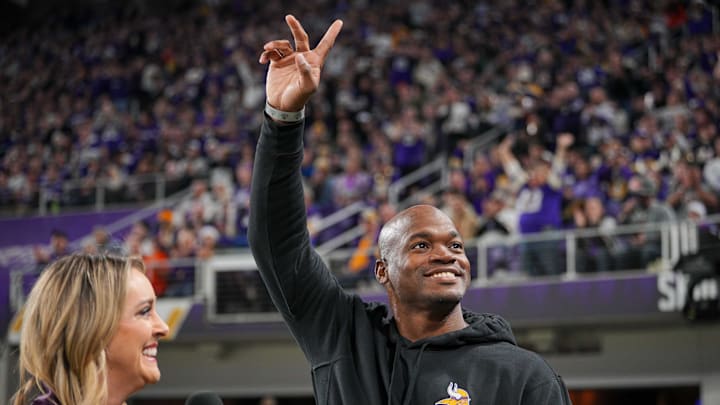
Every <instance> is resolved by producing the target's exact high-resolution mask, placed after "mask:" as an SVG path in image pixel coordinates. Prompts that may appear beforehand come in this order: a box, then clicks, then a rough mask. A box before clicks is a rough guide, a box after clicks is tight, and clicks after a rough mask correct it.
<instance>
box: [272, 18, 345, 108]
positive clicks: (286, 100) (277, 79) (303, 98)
mask: <svg viewBox="0 0 720 405" xmlns="http://www.w3.org/2000/svg"><path fill="white" fill-rule="evenodd" d="M285 21H286V22H287V25H288V26H289V27H290V31H291V32H292V35H293V39H294V41H295V49H293V47H292V45H291V44H290V41H288V40H285V39H281V40H274V41H270V42H268V43H266V44H265V46H263V53H262V54H261V55H260V63H262V64H266V63H268V62H269V63H270V67H269V69H268V73H267V79H266V80H267V81H266V84H265V92H266V97H267V101H268V103H269V104H270V105H271V106H272V107H274V108H277V109H278V110H282V111H300V110H302V108H303V107H304V106H305V103H306V102H307V100H308V99H309V98H310V96H311V95H312V94H313V93H314V92H315V91H316V90H317V88H318V85H319V83H320V72H321V71H322V67H323V64H324V63H325V58H326V57H327V55H328V52H330V49H331V48H332V46H333V45H334V44H335V38H337V36H338V34H339V33H340V30H341V29H342V24H343V23H342V21H341V20H335V21H334V22H333V23H332V25H330V28H328V30H327V32H325V35H324V36H323V37H322V39H321V40H320V42H319V43H318V45H317V46H316V47H315V49H312V50H311V49H310V43H309V39H308V34H307V33H306V32H305V30H304V29H303V27H302V25H300V21H298V20H297V19H296V18H295V17H294V16H292V15H287V16H285Z"/></svg>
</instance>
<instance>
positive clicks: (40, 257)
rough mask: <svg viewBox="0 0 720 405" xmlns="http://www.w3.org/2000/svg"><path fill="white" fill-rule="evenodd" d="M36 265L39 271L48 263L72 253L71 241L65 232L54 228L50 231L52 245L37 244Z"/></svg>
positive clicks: (35, 250) (35, 252)
mask: <svg viewBox="0 0 720 405" xmlns="http://www.w3.org/2000/svg"><path fill="white" fill-rule="evenodd" d="M33 253H34V255H35V265H36V269H37V271H40V270H42V269H43V268H44V267H45V266H46V265H47V264H48V263H51V262H53V261H55V260H57V259H59V258H61V257H63V256H65V255H67V254H69V253H70V241H69V239H68V236H67V234H66V233H65V232H63V231H61V230H59V229H54V230H53V231H52V232H51V233H50V246H48V247H40V246H35V248H34V249H33Z"/></svg>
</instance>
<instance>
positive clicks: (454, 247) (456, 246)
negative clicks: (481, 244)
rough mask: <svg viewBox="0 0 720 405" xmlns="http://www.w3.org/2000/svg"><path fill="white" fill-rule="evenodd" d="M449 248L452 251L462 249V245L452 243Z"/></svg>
mask: <svg viewBox="0 0 720 405" xmlns="http://www.w3.org/2000/svg"><path fill="white" fill-rule="evenodd" d="M450 247H451V248H452V249H462V248H463V245H462V243H460V242H453V243H452V244H451V245H450Z"/></svg>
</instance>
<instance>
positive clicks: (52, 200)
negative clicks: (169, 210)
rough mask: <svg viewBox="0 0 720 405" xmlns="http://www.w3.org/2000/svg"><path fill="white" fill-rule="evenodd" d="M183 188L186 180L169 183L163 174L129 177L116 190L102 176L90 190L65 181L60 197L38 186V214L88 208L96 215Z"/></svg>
mask: <svg viewBox="0 0 720 405" xmlns="http://www.w3.org/2000/svg"><path fill="white" fill-rule="evenodd" d="M168 183H178V186H177V187H171V186H169V184H168ZM185 183H187V184H185ZM186 185H189V179H177V180H168V179H167V177H166V176H165V174H164V173H149V174H141V175H134V176H128V177H127V178H125V179H124V180H123V182H122V184H119V187H117V188H115V187H110V186H109V181H108V178H104V177H103V178H98V179H96V180H95V184H94V186H92V187H91V188H90V189H87V187H86V186H85V185H84V180H83V179H75V180H66V181H64V182H63V184H62V191H61V192H60V194H59V195H57V191H56V190H52V189H51V188H50V187H48V185H44V184H41V185H40V187H39V190H38V211H37V212H38V214H39V215H47V214H48V213H55V211H59V210H66V209H68V208H74V207H77V208H81V207H82V208H85V209H86V208H87V207H89V206H91V207H93V210H94V211H96V212H99V211H103V210H104V209H106V208H107V207H108V206H109V205H118V204H139V203H140V204H142V203H148V202H152V201H155V202H160V201H162V200H164V199H165V198H166V197H167V196H168V195H169V194H172V193H175V192H176V191H178V190H180V189H184V188H186ZM80 196H82V197H80Z"/></svg>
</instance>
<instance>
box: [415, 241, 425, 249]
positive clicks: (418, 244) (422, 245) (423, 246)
mask: <svg viewBox="0 0 720 405" xmlns="http://www.w3.org/2000/svg"><path fill="white" fill-rule="evenodd" d="M426 247H428V244H427V243H425V242H418V243H416V244H414V245H413V249H425V248H426Z"/></svg>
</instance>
